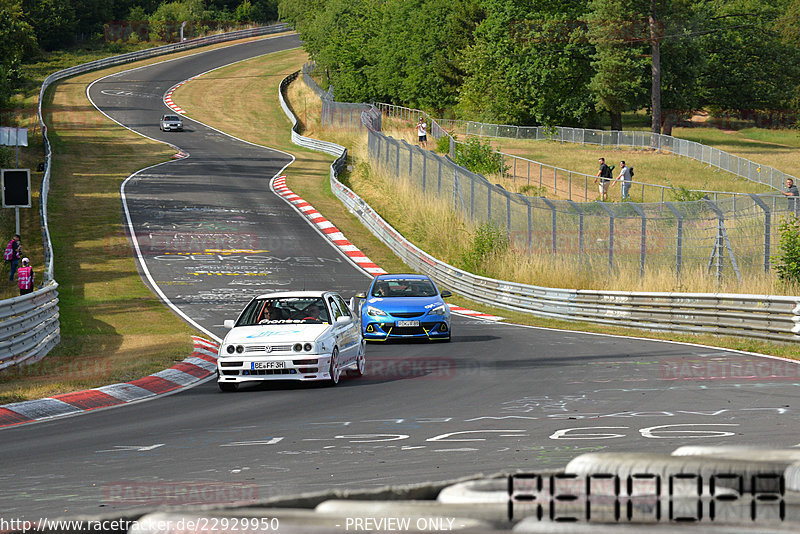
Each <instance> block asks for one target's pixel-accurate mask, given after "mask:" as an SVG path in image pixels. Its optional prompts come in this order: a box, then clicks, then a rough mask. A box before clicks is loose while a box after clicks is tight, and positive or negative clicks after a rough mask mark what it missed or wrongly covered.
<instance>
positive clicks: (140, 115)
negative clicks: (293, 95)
mask: <svg viewBox="0 0 800 534" xmlns="http://www.w3.org/2000/svg"><path fill="white" fill-rule="evenodd" d="M298 46H300V42H299V40H298V38H297V36H294V35H288V36H281V37H272V38H266V39H261V40H257V41H252V42H247V43H243V44H235V45H231V46H227V47H223V48H218V49H215V50H209V51H205V52H203V51H200V52H198V53H196V54H192V55H189V56H186V57H182V58H179V59H169V58H166V59H165V61H163V62H160V63H157V64H154V65H150V66H147V67H141V68H135V69H131V70H126V71H124V72H120V73H117V74H114V75H111V76H104V75H103V73H102V72H100V73H98V77H97V80H96V81H95V82H94V83H92V84H91V86H90V87H89V88H88V90H87V94H88V97H89V98H90V100H91V101H92V102H93V104H94V105H95V106H96V107H97V108H98V109H99V110H100V111H102V113H104V114H105V115H107V116H108V117H109V118H111V119H112V120H114V121H116V122H117V123H119V124H120V127H126V128H130V129H132V130H134V131H136V132H139V133H141V134H142V135H145V136H147V137H151V138H153V139H156V140H160V141H164V142H168V143H171V144H173V145H175V146H177V147H178V148H180V150H181V151H182V152H183V153H185V154H188V157H186V158H183V159H178V160H175V161H171V162H169V163H164V164H162V165H157V166H155V167H150V168H147V169H143V170H141V171H140V172H138V173H136V174H135V175H133V176H131V177H130V178H129V179H128V180H127V181H126V183H125V184H124V186H123V190H122V192H121V193H122V196H123V211H124V214H123V216H124V217H126V218H127V222H128V224H129V230H130V233H131V241H132V243H133V244H134V245H135V246H134V248H133V253H134V254H137V255H138V260H139V264H140V270H141V272H142V279H143V281H144V283H146V284H148V285H149V286H150V287H151V288H152V289H153V291H155V292H156V293H157V294H159V296H160V297H161V298H162V299H163V300H164V301H165V304H168V305H170V306H172V307H173V308H174V309H175V310H176V312H177V313H179V314H180V315H181V316H182V317H184V318H185V319H186V320H187V321H189V322H191V323H192V324H194V325H195V326H196V327H197V328H198V330H200V331H201V332H203V333H204V335H206V336H209V337H217V338H220V337H222V336H223V335H224V329H223V327H222V323H223V320H225V319H232V318H235V316H236V315H237V314H238V312H239V311H240V310H241V308H242V306H243V305H244V304H245V303H246V302H247V300H249V298H250V297H251V296H253V295H254V294H257V293H262V292H268V291H273V290H286V289H308V290H312V289H313V290H324V289H330V290H335V291H339V292H341V293H342V294H343V295H345V296H346V297H350V296H352V295H353V294H355V293H356V292H360V291H364V290H365V289H366V287H367V285H368V283H369V280H370V275H369V274H368V273H366V272H365V271H363V270H362V269H360V268H359V267H357V266H356V264H355V263H353V262H352V261H351V260H349V259H348V258H347V257H346V256H345V255H344V254H343V253H342V252H341V251H340V250H339V249H337V248H336V247H335V246H333V245H332V243H331V242H330V241H329V240H328V239H326V238H325V237H324V236H323V235H322V233H321V232H319V231H318V230H317V229H316V228H314V227H313V226H312V225H311V224H310V223H309V222H308V220H307V219H306V218H305V217H303V216H302V215H300V214H299V213H298V211H297V210H296V209H295V208H294V207H293V206H292V205H291V204H289V203H288V202H287V201H286V200H285V199H283V198H281V197H280V196H279V195H277V194H276V193H275V192H274V191H273V188H272V184H271V182H272V180H273V179H274V178H275V177H277V176H280V175H281V174H282V173H287V174H289V176H290V178H289V180H288V181H287V185H288V186H289V187H291V166H290V164H291V162H292V160H293V157H292V156H291V155H290V154H287V153H284V152H281V151H276V150H272V149H269V148H267V147H262V146H257V145H254V144H251V143H248V142H245V141H242V140H239V139H235V138H232V137H230V136H228V135H226V134H224V133H222V132H220V131H217V130H215V129H213V128H211V127H210V126H206V125H204V124H201V123H198V122H196V121H193V120H192V119H191V109H187V110H186V111H187V113H188V116H187V117H184V125H185V131H184V132H166V133H164V132H161V131H160V130H159V128H158V119H159V117H160V116H161V115H162V114H163V113H168V112H170V110H169V108H168V107H166V105H165V104H164V102H163V97H164V95H165V93H167V92H168V91H169V90H170V88H172V87H173V86H175V85H176V84H178V83H180V82H182V81H184V80H188V79H190V78H192V77H194V76H197V75H199V74H201V73H204V72H207V71H209V70H212V69H215V68H219V67H221V66H224V65H228V64H232V63H235V62H240V61H243V60H247V59H250V58H254V57H258V56H263V55H265V54H270V53H274V52H278V51H282V50H287V49H291V48H296V47H298ZM242 97H243V98H246V95H242ZM276 98H277V95H276ZM177 104H178V105H180V102H177ZM211 126H213V125H211ZM264 127H265V128H269V127H277V128H286V135H287V136H288V135H289V132H288V127H287V126H285V125H284V124H280V125H264ZM287 166H288V169H287ZM56 260H57V259H56ZM367 359H368V367H367V370H368V374H367V375H366V376H364V377H362V378H359V379H347V378H346V379H343V381H342V382H341V383H340V384H339V386H337V387H335V388H330V387H319V386H316V385H308V384H292V383H279V384H275V385H264V386H259V387H249V388H242V390H240V391H239V392H237V393H235V394H225V393H221V392H219V391H218V389H217V385H216V383H215V381H213V380H212V381H209V382H205V383H203V384H201V385H199V386H196V387H193V388H190V389H186V390H182V391H180V392H178V393H176V394H173V395H167V396H162V397H158V398H154V399H153V400H149V401H146V402H139V403H133V404H129V405H125V406H121V407H117V408H112V409H104V410H98V411H95V412H90V413H86V414H82V415H80V416H75V417H67V418H61V419H56V420H52V421H45V422H39V423H35V424H29V425H21V426H17V427H9V428H5V429H3V430H0V437H1V438H2V439H0V466H1V467H0V481H1V483H0V499H2V502H3V512H4V514H5V515H6V516H8V517H17V518H28V519H35V518H39V517H48V516H50V517H55V516H64V515H76V514H101V513H102V514H108V513H109V512H110V511H111V510H122V509H127V508H133V507H137V508H139V507H157V506H160V505H163V504H181V503H182V500H181V496H180V495H178V494H179V493H180V492H185V491H187V490H186V488H189V489H188V491H192V489H191V488H194V490H195V491H200V490H203V488H211V489H213V490H214V491H216V493H214V495H215V497H213V498H212V499H210V500H209V499H206V500H205V501H202V502H205V503H206V504H216V503H230V502H234V501H242V500H243V501H245V502H252V501H254V500H263V499H266V498H269V497H271V496H275V495H286V494H294V493H299V492H306V491H316V490H323V489H331V488H335V489H348V488H349V489H356V488H360V489H368V488H375V487H380V486H384V485H389V484H391V485H396V484H406V483H416V482H424V481H430V480H446V479H453V478H456V477H461V476H466V475H472V474H475V473H478V472H483V473H494V472H501V471H502V472H514V471H516V470H526V471H532V470H536V469H550V468H557V467H563V466H564V465H565V464H566V463H567V462H568V461H569V460H570V459H572V458H574V457H575V456H578V455H580V454H582V453H584V452H594V451H641V452H669V451H672V450H674V449H675V448H677V447H679V446H682V445H687V444H689V445H761V446H768V447H792V446H795V445H798V444H800V438H799V437H798V434H797V432H796V428H797V425H798V415H797V414H798V409H799V408H800V407H799V406H798V404H797V398H798V393H800V378H798V373H797V368H796V364H794V363H791V362H787V361H785V360H780V359H776V358H770V357H761V356H757V355H749V354H743V353H738V352H735V351H729V350H724V349H715V348H711V347H703V346H696V345H688V344H680V343H669V342H658V341H650V340H644V339H636V338H626V337H619V336H612V335H599V334H590V333H578V332H568V331H561V330H552V329H542V328H534V327H524V326H518V325H513V324H507V323H502V322H495V321H487V320H480V319H474V318H467V317H454V320H453V341H452V343H449V344H416V343H415V344H404V343H396V344H391V345H370V346H368V349H367ZM181 488H182V489H181ZM171 496H172V497H171Z"/></svg>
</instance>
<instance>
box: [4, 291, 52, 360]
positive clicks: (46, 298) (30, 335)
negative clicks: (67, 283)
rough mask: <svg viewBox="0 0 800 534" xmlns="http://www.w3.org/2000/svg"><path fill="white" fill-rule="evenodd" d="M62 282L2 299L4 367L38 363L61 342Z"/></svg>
mask: <svg viewBox="0 0 800 534" xmlns="http://www.w3.org/2000/svg"><path fill="white" fill-rule="evenodd" d="M56 288H58V284H56V283H55V282H54V281H50V282H48V283H46V284H45V285H44V286H43V287H42V288H40V289H37V290H36V291H34V292H33V293H28V294H27V295H22V296H20V297H14V298H11V299H6V300H3V301H0V369H5V368H7V367H11V366H12V365H16V364H20V363H24V364H29V363H34V362H37V361H39V360H41V359H42V358H44V357H45V356H47V353H48V352H50V350H51V349H52V348H53V347H55V346H56V345H58V342H59V341H60V340H61V329H60V327H59V323H58V291H56Z"/></svg>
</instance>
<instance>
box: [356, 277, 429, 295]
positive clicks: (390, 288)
mask: <svg viewBox="0 0 800 534" xmlns="http://www.w3.org/2000/svg"><path fill="white" fill-rule="evenodd" d="M437 294H438V292H437V291H436V286H434V285H433V282H431V281H430V280H424V279H422V280H420V279H411V280H378V281H377V282H375V285H374V286H372V296H373V297H435V296H436V295H437Z"/></svg>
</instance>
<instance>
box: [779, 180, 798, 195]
mask: <svg viewBox="0 0 800 534" xmlns="http://www.w3.org/2000/svg"><path fill="white" fill-rule="evenodd" d="M783 194H784V195H786V196H787V197H797V196H800V191H798V190H797V186H796V185H794V180H792V179H791V178H787V179H786V189H784V190H783Z"/></svg>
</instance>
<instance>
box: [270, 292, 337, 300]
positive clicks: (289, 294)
mask: <svg viewBox="0 0 800 534" xmlns="http://www.w3.org/2000/svg"><path fill="white" fill-rule="evenodd" d="M328 293H331V291H280V292H277V293H264V294H261V295H258V296H257V297H256V298H257V299H265V298H286V297H296V298H308V297H319V298H322V296H323V295H326V294H328Z"/></svg>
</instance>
